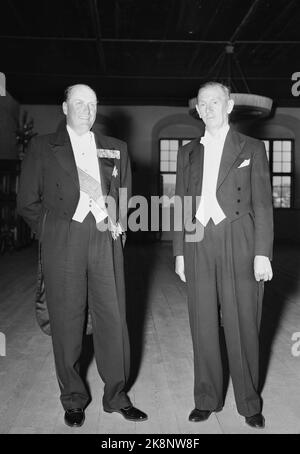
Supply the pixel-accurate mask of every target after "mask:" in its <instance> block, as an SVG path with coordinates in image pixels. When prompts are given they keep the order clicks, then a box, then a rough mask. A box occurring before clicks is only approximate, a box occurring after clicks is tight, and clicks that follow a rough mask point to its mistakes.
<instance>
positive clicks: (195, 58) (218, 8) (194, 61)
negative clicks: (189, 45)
mask: <svg viewBox="0 0 300 454" xmlns="http://www.w3.org/2000/svg"><path fill="white" fill-rule="evenodd" d="M223 4H224V0H223V2H219V4H218V6H217V8H216V10H215V13H214V14H213V15H212V17H211V19H210V21H209V22H208V25H207V27H206V28H205V30H204V32H203V35H202V36H203V37H205V36H207V34H208V31H209V29H210V27H211V25H212V24H213V22H214V21H215V19H216V17H217V15H218V14H219V11H220V9H221V8H222V7H223ZM200 49H201V48H200V47H198V48H197V49H196V50H195V52H194V54H193V55H192V58H191V61H190V63H189V65H188V69H187V71H188V73H189V74H190V73H191V72H192V69H193V67H194V64H195V63H196V60H197V59H198V57H199V54H200Z"/></svg>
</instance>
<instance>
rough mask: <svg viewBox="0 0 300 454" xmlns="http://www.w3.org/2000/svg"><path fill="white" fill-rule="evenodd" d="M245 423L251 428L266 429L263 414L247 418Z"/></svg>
mask: <svg viewBox="0 0 300 454" xmlns="http://www.w3.org/2000/svg"><path fill="white" fill-rule="evenodd" d="M245 421H246V423H247V424H248V426H250V427H254V429H263V428H264V427H265V418H264V417H263V415H262V414H261V413H257V414H256V415H253V416H246V417H245Z"/></svg>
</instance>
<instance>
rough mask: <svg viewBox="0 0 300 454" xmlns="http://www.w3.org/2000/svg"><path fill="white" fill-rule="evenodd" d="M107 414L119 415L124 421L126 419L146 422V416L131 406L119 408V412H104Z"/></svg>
mask: <svg viewBox="0 0 300 454" xmlns="http://www.w3.org/2000/svg"><path fill="white" fill-rule="evenodd" d="M104 411H106V412H107V413H114V412H116V413H120V414H121V415H122V416H124V418H125V419H128V421H137V422H139V421H146V420H147V419H148V416H147V415H146V413H144V412H143V411H141V410H139V409H138V408H135V407H133V406H132V405H131V406H130V407H124V408H120V410H104Z"/></svg>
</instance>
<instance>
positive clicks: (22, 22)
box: [6, 0, 28, 31]
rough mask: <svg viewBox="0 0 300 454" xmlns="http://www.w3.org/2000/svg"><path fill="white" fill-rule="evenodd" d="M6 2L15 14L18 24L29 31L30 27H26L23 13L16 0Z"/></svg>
mask: <svg viewBox="0 0 300 454" xmlns="http://www.w3.org/2000/svg"><path fill="white" fill-rule="evenodd" d="M6 3H8V5H9V7H10V9H11V10H12V12H13V15H14V17H15V19H16V21H17V24H18V25H19V26H20V27H21V28H22V29H23V30H24V31H28V27H26V25H25V22H24V20H23V19H22V15H21V14H20V13H19V11H18V9H17V8H16V5H15V2H14V0H8V1H7V2H6Z"/></svg>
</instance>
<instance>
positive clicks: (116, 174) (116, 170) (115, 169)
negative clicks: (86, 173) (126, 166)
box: [112, 166, 118, 178]
mask: <svg viewBox="0 0 300 454" xmlns="http://www.w3.org/2000/svg"><path fill="white" fill-rule="evenodd" d="M112 176H113V177H115V178H117V176H118V169H117V167H116V166H114V168H113V171H112Z"/></svg>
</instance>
